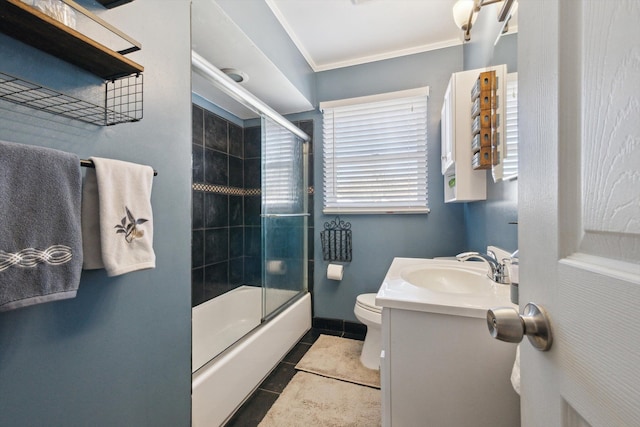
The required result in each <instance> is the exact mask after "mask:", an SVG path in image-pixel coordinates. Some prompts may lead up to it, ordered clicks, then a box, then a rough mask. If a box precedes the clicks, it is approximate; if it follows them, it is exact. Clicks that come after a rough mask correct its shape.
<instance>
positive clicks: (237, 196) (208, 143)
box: [191, 105, 314, 306]
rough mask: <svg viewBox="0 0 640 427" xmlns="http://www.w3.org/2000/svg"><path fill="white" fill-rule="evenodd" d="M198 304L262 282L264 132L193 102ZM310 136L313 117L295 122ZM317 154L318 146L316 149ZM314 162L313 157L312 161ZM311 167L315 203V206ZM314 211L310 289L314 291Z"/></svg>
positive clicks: (194, 293) (194, 254) (194, 248)
mask: <svg viewBox="0 0 640 427" xmlns="http://www.w3.org/2000/svg"><path fill="white" fill-rule="evenodd" d="M192 108H193V123H192V126H193V144H192V150H193V160H192V162H193V164H192V169H193V184H194V185H193V190H192V192H193V195H192V196H193V198H192V201H193V206H192V215H193V219H192V221H193V222H192V250H191V252H192V253H191V259H192V263H191V264H192V276H191V277H192V279H191V280H192V305H193V306H196V305H198V304H201V303H203V302H205V301H207V300H210V299H212V298H215V297H216V296H218V295H221V294H223V293H225V292H228V291H230V290H231V289H233V288H236V287H238V286H240V285H243V284H247V285H253V286H260V284H261V276H262V274H261V258H262V253H261V251H262V245H261V220H260V206H261V196H260V187H261V167H260V163H261V132H260V127H259V126H255V127H246V128H244V129H243V128H242V127H240V126H237V125H236V124H234V123H232V122H229V121H228V120H225V119H223V118H221V117H219V116H217V115H216V114H214V113H212V112H210V111H207V110H206V109H204V108H201V107H199V106H197V105H193V107H192ZM294 124H295V125H297V126H298V127H300V128H301V129H302V130H303V131H305V132H306V133H307V134H308V135H312V134H313V121H311V120H308V121H301V122H295V123H294ZM310 152H311V153H313V150H312V149H311V150H310ZM309 164H310V166H311V165H313V158H312V157H311V158H310V160H309ZM312 179H313V171H310V182H309V186H310V189H311V190H310V194H309V206H310V207H312V206H313V190H312V188H313V183H312V181H311V180H312ZM313 235H314V234H313V212H311V216H310V221H309V240H310V243H309V261H308V266H309V290H310V291H311V290H312V289H313V283H312V282H313V241H312V239H313Z"/></svg>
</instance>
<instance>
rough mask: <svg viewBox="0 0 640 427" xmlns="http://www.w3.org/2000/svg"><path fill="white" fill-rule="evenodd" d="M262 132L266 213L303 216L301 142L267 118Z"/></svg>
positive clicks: (263, 189)
mask: <svg viewBox="0 0 640 427" xmlns="http://www.w3.org/2000/svg"><path fill="white" fill-rule="evenodd" d="M262 132H263V135H262V136H263V138H262V144H263V150H262V194H263V195H264V197H263V211H264V212H263V213H298V212H303V211H304V206H303V205H304V204H303V196H301V194H302V191H304V190H305V189H304V186H305V182H303V177H302V172H303V170H302V161H303V159H302V157H303V143H302V140H301V139H299V138H297V137H296V136H295V135H294V134H293V133H291V132H289V130H287V129H285V128H284V127H282V126H280V125H279V124H277V123H275V122H273V121H271V120H270V119H267V118H265V119H264V120H263V121H262Z"/></svg>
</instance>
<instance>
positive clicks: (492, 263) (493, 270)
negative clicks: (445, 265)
mask: <svg viewBox="0 0 640 427" xmlns="http://www.w3.org/2000/svg"><path fill="white" fill-rule="evenodd" d="M456 258H457V259H458V261H460V262H464V261H467V260H469V259H479V260H482V261H484V262H486V263H487V264H489V268H490V271H489V272H488V273H487V277H488V278H489V279H491V280H493V281H494V282H496V283H500V284H503V285H506V284H509V273H508V272H507V267H506V265H504V264H501V263H499V262H498V260H497V259H496V254H495V253H493V251H488V252H487V254H486V255H485V254H481V253H480V252H463V253H461V254H458V255H456Z"/></svg>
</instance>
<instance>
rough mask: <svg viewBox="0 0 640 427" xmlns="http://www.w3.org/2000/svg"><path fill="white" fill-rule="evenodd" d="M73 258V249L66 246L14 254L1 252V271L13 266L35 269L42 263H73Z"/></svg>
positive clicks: (25, 250)
mask: <svg viewBox="0 0 640 427" xmlns="http://www.w3.org/2000/svg"><path fill="white" fill-rule="evenodd" d="M72 258H73V252H72V251H71V248H70V247H69V246H64V245H53V246H50V247H48V248H47V249H45V250H44V251H40V250H38V249H34V248H27V249H23V250H21V251H20V252H16V253H13V254H9V253H7V252H5V251H0V271H4V270H6V269H7V268H9V267H12V266H17V267H23V268H33V267H35V266H37V265H38V264H40V263H46V264H49V265H61V264H64V263H67V262H69V261H71V259H72Z"/></svg>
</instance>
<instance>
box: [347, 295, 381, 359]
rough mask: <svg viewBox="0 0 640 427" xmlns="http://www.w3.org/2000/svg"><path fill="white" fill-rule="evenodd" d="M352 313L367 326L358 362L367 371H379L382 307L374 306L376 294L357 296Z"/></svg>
mask: <svg viewBox="0 0 640 427" xmlns="http://www.w3.org/2000/svg"><path fill="white" fill-rule="evenodd" d="M353 313H354V314H355V315H356V318H357V319H358V320H359V321H360V322H362V323H364V324H365V325H366V326H367V335H366V336H365V339H364V345H363V346H362V353H361V354H360V362H362V364H363V365H364V366H365V367H367V368H369V369H380V351H381V350H382V343H381V342H380V339H381V334H380V325H381V324H382V307H380V306H378V305H376V294H361V295H358V297H357V298H356V305H355V307H354V308H353Z"/></svg>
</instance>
